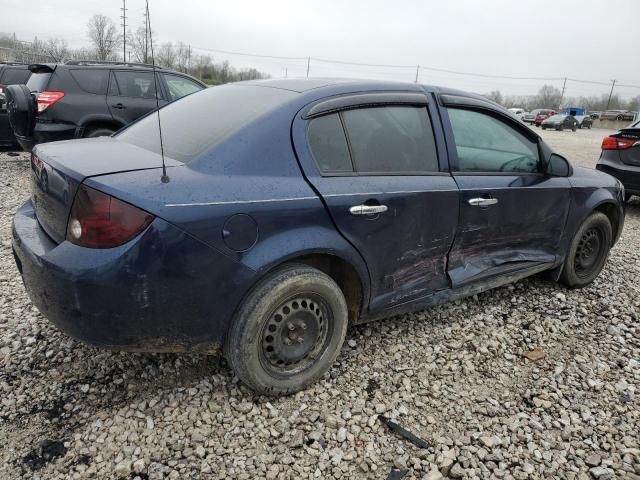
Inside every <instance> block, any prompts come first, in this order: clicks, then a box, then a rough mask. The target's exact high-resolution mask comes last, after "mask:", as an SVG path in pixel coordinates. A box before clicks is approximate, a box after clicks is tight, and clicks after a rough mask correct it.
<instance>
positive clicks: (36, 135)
mask: <svg viewBox="0 0 640 480" xmlns="http://www.w3.org/2000/svg"><path fill="white" fill-rule="evenodd" d="M79 133H80V129H79V128H78V127H76V126H75V125H72V124H68V123H42V122H36V125H35V127H34V130H33V136H31V137H18V136H17V137H16V138H17V140H18V143H19V144H20V146H21V147H22V149H23V150H25V151H27V152H30V151H31V150H33V147H35V146H36V145H37V144H39V143H47V142H57V141H58V140H72V139H74V138H78V137H79Z"/></svg>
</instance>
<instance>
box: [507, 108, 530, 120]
mask: <svg viewBox="0 0 640 480" xmlns="http://www.w3.org/2000/svg"><path fill="white" fill-rule="evenodd" d="M509 111H510V112H511V113H513V114H514V115H515V116H516V117H518V118H520V119H521V118H522V116H523V115H524V114H526V113H528V112H527V111H526V110H525V109H524V108H520V107H513V108H510V109H509Z"/></svg>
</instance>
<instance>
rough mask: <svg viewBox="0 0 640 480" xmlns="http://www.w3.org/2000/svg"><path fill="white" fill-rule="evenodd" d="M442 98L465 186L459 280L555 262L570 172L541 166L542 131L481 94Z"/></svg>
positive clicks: (455, 271)
mask: <svg viewBox="0 0 640 480" xmlns="http://www.w3.org/2000/svg"><path fill="white" fill-rule="evenodd" d="M442 101H443V103H445V105H447V108H444V109H443V110H442V115H443V121H444V122H445V131H446V132H447V140H448V145H449V146H450V150H449V155H450V157H451V163H452V173H453V177H454V179H455V181H456V182H457V185H458V187H459V188H460V222H459V224H458V229H457V233H456V239H455V242H454V244H453V247H452V249H451V252H450V254H449V264H448V271H449V276H450V277H451V282H452V285H453V287H454V288H455V287H460V286H462V285H465V284H468V283H470V282H475V281H480V280H482V279H485V278H487V277H490V276H494V275H498V274H504V273H508V272H509V271H515V270H520V269H525V268H528V267H537V266H540V265H543V264H545V265H550V264H555V263H557V262H558V261H559V260H560V255H559V253H560V252H559V247H560V239H561V237H562V233H563V229H564V225H565V222H566V218H567V214H568V211H569V204H570V184H569V181H568V179H567V178H560V177H551V176H548V175H546V174H545V173H543V172H542V169H543V167H542V162H541V161H540V148H539V144H538V137H537V136H536V135H535V134H534V133H533V132H531V131H530V130H529V129H527V128H526V127H521V126H520V125H519V124H518V122H514V121H513V120H512V119H511V118H509V117H508V116H507V115H505V114H503V113H502V112H500V111H499V110H495V109H493V108H492V107H491V106H490V105H486V106H485V105H484V103H483V102H481V101H477V100H475V99H474V100H473V101H469V102H465V100H464V99H462V100H461V99H460V98H457V97H455V96H448V97H443V98H442ZM465 103H468V105H465Z"/></svg>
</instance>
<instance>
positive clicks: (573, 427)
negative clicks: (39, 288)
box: [0, 130, 640, 480]
mask: <svg viewBox="0 0 640 480" xmlns="http://www.w3.org/2000/svg"><path fill="white" fill-rule="evenodd" d="M606 133H607V132H605V131H602V130H591V131H578V132H576V133H572V132H545V133H544V136H545V137H546V138H547V139H548V140H549V142H550V143H551V144H552V145H554V146H555V147H556V148H557V149H558V151H559V152H560V153H563V154H565V155H566V156H567V157H569V158H571V159H573V160H575V161H576V163H581V164H583V165H587V166H593V165H594V163H595V159H596V158H597V156H598V152H599V145H600V140H601V139H602V137H603V136H604V135H605V134H606ZM26 160H27V159H26V156H24V155H23V156H19V157H10V156H8V155H7V154H6V153H0V200H1V201H0V401H1V406H2V408H1V410H0V445H2V447H0V478H2V479H13V478H43V479H44V478H47V479H50V478H92V479H94V478H117V479H133V478H139V479H160V478H196V479H197V478H203V479H205V478H206V479H208V478H238V479H252V478H258V477H260V478H262V477H266V478H272V479H275V478H284V479H294V478H295V479H297V478H322V479H324V478H371V479H384V478H386V477H387V475H388V473H389V472H390V470H391V469H392V468H397V469H401V470H405V469H406V470H408V474H407V476H406V477H405V478H409V479H413V478H417V479H431V480H434V479H438V478H442V475H443V474H444V475H445V476H448V477H450V478H505V479H511V478H515V479H525V478H547V479H548V478H561V479H565V478H566V479H588V478H599V479H606V478H632V479H640V445H639V441H638V438H639V433H638V432H639V431H640V408H639V404H640V400H639V396H638V393H637V392H636V389H637V388H638V383H639V381H640V342H639V334H640V327H639V326H638V320H639V317H640V288H639V287H638V279H639V278H640V257H639V256H638V249H639V248H640V202H638V201H637V200H636V203H635V204H633V205H631V206H630V207H629V209H628V214H627V222H626V228H625V231H624V234H623V237H622V239H621V241H620V242H619V244H618V245H617V246H616V247H615V248H614V250H613V251H612V253H611V257H610V259H609V261H608V263H607V265H606V267H605V270H604V272H603V273H602V275H601V276H600V277H599V278H598V279H597V280H596V282H595V283H594V284H593V285H592V286H590V287H589V288H586V289H584V290H575V291H570V290H566V289H564V288H563V287H561V286H558V285H554V284H552V283H549V282H547V281H545V280H543V279H540V278H534V279H530V280H526V281H522V282H519V283H517V284H515V285H510V286H507V287H504V288H500V289H496V290H493V291H491V292H487V293H484V294H481V295H478V296H475V297H473V298H469V299H467V300H464V301H459V302H456V303H453V304H449V305H445V306H441V307H437V308H432V309H430V310H427V311H424V312H420V313H417V314H412V315H405V316H402V317H396V318H393V319H389V320H386V321H381V322H377V323H373V324H369V325H364V326H359V327H356V328H352V329H351V330H350V332H349V334H348V339H347V343H346V344H345V347H344V349H343V352H342V354H341V355H340V357H339V359H338V362H337V363H336V364H335V365H334V367H333V368H332V369H331V371H330V373H329V374H328V375H327V376H326V377H325V379H324V380H323V381H321V382H320V383H319V384H317V385H316V386H315V387H314V388H311V389H309V390H307V391H304V392H301V393H299V394H297V395H294V396H291V397H288V398H281V399H266V398H263V397H257V396H255V395H253V394H252V393H251V392H250V391H248V390H247V389H245V388H244V387H242V386H241V385H239V384H238V383H237V381H235V380H234V379H233V378H232V376H231V374H230V372H229V369H228V368H227V367H226V366H225V364H224V362H223V361H221V360H219V359H217V358H216V357H210V356H204V355H168V354H165V355H154V354H124V353H116V352H109V351H102V350H97V349H94V348H91V347H88V346H85V345H82V344H81V343H79V342H76V341H75V340H72V339H70V338H68V337H66V336H65V335H63V334H62V333H60V332H59V331H58V330H56V328H54V327H53V326H51V325H50V324H49V323H48V322H47V321H46V320H45V319H44V318H43V317H42V316H41V315H40V314H39V313H38V312H37V311H36V309H35V308H34V307H33V306H32V305H31V304H30V302H29V300H28V298H27V296H26V294H25V292H24V289H23V287H22V284H21V281H20V278H19V276H18V274H17V271H16V269H15V267H14V262H13V258H12V254H11V246H10V222H11V217H12V215H13V212H14V211H15V210H16V208H17V207H18V206H19V204H20V203H21V202H22V201H23V200H24V199H25V198H26V197H27V196H28V182H27V176H28V162H27V161H26ZM535 348H539V349H541V351H542V352H544V354H546V357H545V358H544V359H542V360H539V361H537V362H533V361H530V360H528V359H527V358H525V357H523V355H522V354H523V352H529V351H531V350H533V349H535ZM380 414H384V415H385V416H387V417H389V418H391V419H395V421H397V422H398V423H399V424H401V425H403V426H405V427H407V428H408V429H410V430H411V431H412V432H413V433H415V434H416V435H418V436H419V437H421V438H423V439H425V440H427V441H428V442H429V443H430V444H431V445H432V446H431V448H428V449H423V448H418V447H416V446H414V445H412V444H411V443H409V442H407V441H406V440H404V439H402V438H400V437H399V436H397V435H396V434H395V433H393V432H391V431H390V430H389V429H388V428H387V427H386V426H385V425H383V424H382V423H381V422H380V421H379V420H378V419H377V416H378V415H380Z"/></svg>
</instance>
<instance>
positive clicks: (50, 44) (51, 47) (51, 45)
mask: <svg viewBox="0 0 640 480" xmlns="http://www.w3.org/2000/svg"><path fill="white" fill-rule="evenodd" d="M41 49H42V51H43V52H45V53H46V54H47V55H49V56H50V57H51V58H52V59H53V61H54V62H64V61H65V60H67V59H69V57H70V52H69V46H68V45H67V41H66V40H64V39H63V38H50V39H49V40H47V42H46V43H44V44H43V45H42V46H41Z"/></svg>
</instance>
